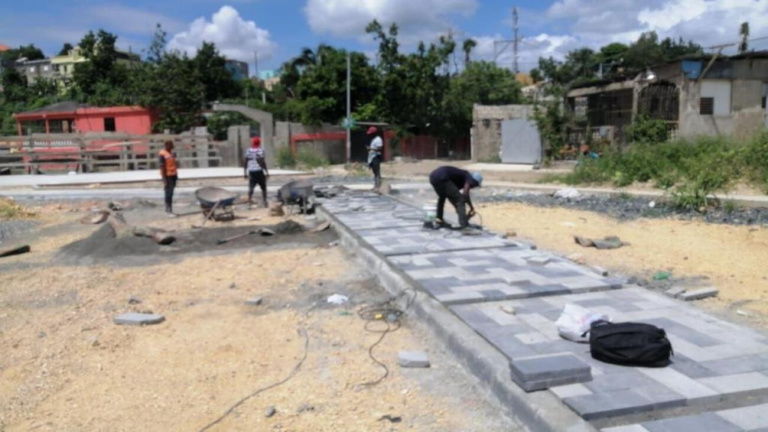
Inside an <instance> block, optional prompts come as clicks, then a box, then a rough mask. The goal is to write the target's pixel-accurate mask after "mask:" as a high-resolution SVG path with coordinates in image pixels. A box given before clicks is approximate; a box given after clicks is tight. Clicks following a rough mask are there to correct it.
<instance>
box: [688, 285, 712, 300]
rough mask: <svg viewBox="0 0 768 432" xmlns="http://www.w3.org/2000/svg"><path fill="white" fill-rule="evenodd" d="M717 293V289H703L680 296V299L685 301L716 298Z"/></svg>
mask: <svg viewBox="0 0 768 432" xmlns="http://www.w3.org/2000/svg"><path fill="white" fill-rule="evenodd" d="M717 293H718V291H717V289H716V288H702V289H698V290H695V291H688V292H685V293H683V294H680V298H681V299H682V300H685V301H693V300H701V299H705V298H707V297H715V296H716V295H717Z"/></svg>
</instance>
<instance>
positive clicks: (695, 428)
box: [642, 413, 742, 432]
mask: <svg viewBox="0 0 768 432" xmlns="http://www.w3.org/2000/svg"><path fill="white" fill-rule="evenodd" d="M642 426H643V427H644V428H646V429H647V430H648V431H649V432H704V431H706V432H742V429H741V428H740V427H738V426H736V425H735V424H733V423H731V422H729V421H727V420H725V419H723V418H721V417H718V416H717V415H716V414H714V413H703V414H697V415H691V416H685V417H677V418H670V419H664V420H656V421H652V422H647V423H642Z"/></svg>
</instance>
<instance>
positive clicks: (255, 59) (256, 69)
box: [253, 50, 259, 79]
mask: <svg viewBox="0 0 768 432" xmlns="http://www.w3.org/2000/svg"><path fill="white" fill-rule="evenodd" d="M253 69H254V71H253V74H254V75H253V76H255V77H256V79H259V51H258V50H253Z"/></svg>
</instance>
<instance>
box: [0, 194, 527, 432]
mask: <svg viewBox="0 0 768 432" xmlns="http://www.w3.org/2000/svg"><path fill="white" fill-rule="evenodd" d="M56 212H59V213H58V214H57V213H56ZM46 215H47V216H45V218H50V219H49V220H46V221H43V230H44V231H45V230H48V231H47V233H48V234H47V235H45V236H41V237H40V238H39V239H37V240H36V241H35V242H34V243H33V251H34V252H33V253H32V254H28V255H25V256H21V257H13V258H9V259H8V260H10V261H4V262H3V265H4V266H8V265H11V266H16V268H17V269H15V270H13V269H12V270H7V268H6V270H5V271H2V272H1V273H0V349H1V350H2V352H3V355H2V356H0V430H2V431H22V430H23V431H27V430H35V431H79V430H89V431H102V430H103V431H107V430H108V431H122V430H126V431H127V430H131V431H133V430H146V431H171V430H180V431H190V430H192V431H194V430H199V429H201V428H202V427H203V426H205V425H206V424H208V423H209V422H211V421H213V420H215V419H216V418H218V417H219V416H220V415H221V414H223V413H224V411H225V410H226V409H227V408H228V407H230V406H231V405H232V404H234V403H235V402H236V401H238V400H239V399H240V398H242V397H243V396H245V395H247V394H249V393H251V392H253V391H254V390H256V389H258V388H260V387H263V386H266V385H269V384H272V383H274V382H276V381H279V380H281V379H283V378H284V377H285V376H286V375H287V374H288V373H289V372H290V371H291V369H292V368H293V367H294V365H295V364H296V363H297V361H298V360H299V359H300V358H301V357H302V354H303V346H304V339H303V337H302V336H300V334H299V333H298V330H299V329H302V330H304V331H306V333H307V335H308V337H309V351H308V358H307V360H306V362H305V364H304V365H303V367H302V369H301V370H300V372H299V373H298V375H296V376H295V377H294V378H293V379H292V380H291V381H289V382H288V383H286V384H285V385H283V386H280V387H278V388H275V389H272V390H269V391H268V392H265V393H263V394H261V395H259V396H257V397H255V398H253V399H251V400H250V401H248V402H246V403H245V404H243V405H242V406H241V407H240V408H238V409H237V410H235V411H234V412H233V413H232V414H231V415H230V416H228V417H227V418H226V419H225V420H224V421H223V422H221V423H220V424H219V425H217V426H216V427H214V428H212V429H211V430H222V431H223V430H233V431H240V430H242V431H245V430H248V431H253V430H258V431H266V430H285V431H379V430H381V431H390V430H406V429H407V430H419V431H435V432H436V431H477V432H480V431H512V430H518V428H517V427H516V426H515V425H514V424H512V423H511V421H509V420H507V419H505V418H503V416H501V415H499V412H500V411H501V410H500V408H499V407H498V406H496V405H494V404H493V403H491V402H488V399H486V397H485V396H483V395H484V393H483V391H482V390H480V389H478V388H477V387H476V384H475V382H474V381H473V380H472V379H471V378H470V377H469V376H467V375H466V374H465V373H464V372H463V369H461V368H460V367H459V366H458V364H457V363H456V362H455V361H453V360H452V359H451V358H450V357H448V356H447V355H446V354H445V353H443V352H442V351H441V350H440V347H439V346H437V345H435V343H434V342H433V341H430V340H429V338H428V336H427V335H426V334H425V333H424V332H423V331H422V330H421V329H420V328H419V327H418V326H417V327H415V328H412V327H411V323H410V322H409V321H408V320H407V319H406V321H405V323H404V327H403V328H402V329H401V330H399V331H397V332H395V333H393V334H390V335H388V336H387V338H386V339H385V341H384V343H382V344H381V345H380V346H379V347H378V348H377V349H376V351H375V354H376V356H377V357H378V358H379V359H381V360H382V361H383V362H385V363H386V364H387V365H389V367H390V371H391V372H390V376H389V378H387V379H386V380H385V381H384V382H383V383H382V384H380V385H378V386H376V387H372V388H364V387H363V388H361V387H360V386H359V384H360V383H363V382H366V381H370V380H375V379H377V378H379V377H380V376H381V374H382V373H383V371H382V369H381V368H380V367H379V366H377V365H376V364H374V363H373V362H372V361H371V360H370V358H369V357H368V354H367V349H368V346H370V345H371V344H372V343H373V342H375V341H376V340H377V338H378V335H377V334H373V333H369V332H366V331H365V330H364V328H363V326H364V321H363V320H362V319H360V318H359V317H358V316H357V315H356V313H355V312H356V311H357V309H358V308H360V307H362V306H363V305H365V304H372V303H375V302H377V301H380V300H382V299H384V298H386V296H384V295H383V293H382V292H381V291H380V290H379V289H378V288H377V287H376V286H375V285H374V284H373V283H372V280H371V279H370V276H369V275H367V274H365V273H364V271H363V270H362V269H359V268H356V267H355V266H353V265H351V260H350V257H348V256H346V255H344V253H343V252H342V250H340V249H339V248H331V249H328V248H322V247H321V248H317V247H308V246H306V245H304V246H300V245H299V246H296V245H294V246H290V245H289V246H286V247H282V248H279V249H275V250H269V251H259V252H256V251H253V250H245V251H239V252H237V253H230V254H218V255H195V256H188V257H186V258H185V259H183V260H180V261H179V260H174V261H164V260H162V259H158V260H157V262H156V263H154V264H153V265H145V266H142V267H124V266H119V267H116V266H110V265H96V266H57V265H55V264H54V263H53V262H52V261H51V259H50V258H51V256H52V254H53V252H55V251H56V250H57V249H58V247H60V246H61V245H63V244H66V243H68V242H69V241H72V240H73V239H75V238H81V237H83V236H85V235H87V234H89V233H90V232H92V230H93V229H94V228H93V227H90V226H82V225H77V224H76V223H73V222H74V221H76V220H77V219H78V218H79V217H82V215H83V213H82V212H80V213H70V212H69V209H67V208H62V209H60V210H56V211H52V212H47V213H46ZM131 217H132V218H134V220H142V219H151V217H150V216H146V215H144V214H142V215H138V214H134V215H133V216H131ZM57 218H58V219H59V222H61V221H65V222H67V223H65V224H63V225H56V224H54V220H56V219H57ZM194 219H196V222H198V223H199V222H200V220H199V219H197V218H194ZM192 223H193V222H192V221H191V220H190V221H187V220H184V218H180V219H173V220H166V219H162V220H160V221H157V222H155V223H154V224H155V225H160V226H167V227H171V226H175V227H177V229H179V228H181V227H184V226H186V225H187V224H192ZM238 223H245V222H242V221H241V222H238ZM251 223H253V222H251ZM260 223H261V221H260ZM38 240H39V241H38ZM233 283H234V288H231V286H232V284H233ZM333 293H342V294H346V295H349V296H350V298H351V299H352V302H351V303H350V304H348V305H346V306H343V307H340V308H328V305H327V303H326V302H325V299H326V298H327V296H328V295H330V294H333ZM254 295H261V296H263V297H264V303H263V304H262V305H261V306H256V307H254V306H246V305H245V304H244V300H245V299H247V298H250V297H252V296H254ZM130 296H135V297H137V298H139V299H141V300H142V303H140V304H129V303H128V299H129V297H130ZM128 311H136V312H141V311H153V312H154V313H161V314H164V315H165V316H166V318H167V320H166V322H164V323H162V324H160V325H157V326H152V327H144V328H139V327H121V326H116V325H114V324H112V321H111V320H112V318H113V317H114V316H115V315H117V314H119V313H123V312H128ZM341 311H348V312H349V313H350V315H346V314H342V313H340V312H341ZM403 349H426V350H427V351H428V352H429V354H430V356H431V360H432V362H433V367H432V368H430V369H422V370H405V369H400V368H398V367H397V365H396V358H397V352H398V351H399V350H403ZM305 404H308V406H311V407H312V408H311V409H310V410H305V411H303V412H300V411H301V410H300V408H301V407H302V405H305ZM268 406H274V407H275V408H276V410H277V414H276V415H275V416H274V417H271V418H267V417H266V416H265V410H266V409H267V407H268ZM384 415H392V416H399V417H402V423H396V424H391V423H389V422H388V421H386V420H382V421H379V419H380V418H381V417H382V416H384Z"/></svg>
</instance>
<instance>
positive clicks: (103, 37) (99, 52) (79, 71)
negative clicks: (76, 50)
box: [72, 30, 127, 103]
mask: <svg viewBox="0 0 768 432" xmlns="http://www.w3.org/2000/svg"><path fill="white" fill-rule="evenodd" d="M116 42H117V36H115V35H114V34H112V33H109V32H106V31H104V30H99V31H98V33H93V32H92V31H91V32H88V34H86V35H85V36H84V37H83V39H82V40H81V41H80V53H81V54H82V56H83V57H85V59H86V60H87V61H84V62H81V63H77V64H76V65H75V71H74V73H73V75H72V78H73V80H74V83H75V86H76V87H77V90H79V94H81V95H82V96H84V97H85V98H86V99H87V100H88V101H89V100H90V98H91V97H92V96H95V95H96V94H97V93H98V96H96V99H97V102H96V103H98V102H99V101H103V102H112V101H114V99H119V98H117V97H116V96H117V95H116V93H113V91H112V89H114V90H116V91H117V92H120V90H118V89H121V87H122V85H123V83H124V82H125V81H126V80H127V70H126V69H125V68H124V67H120V65H118V63H117V59H118V54H117V49H116V48H115V43H116Z"/></svg>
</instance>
